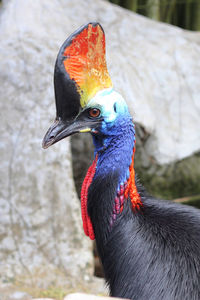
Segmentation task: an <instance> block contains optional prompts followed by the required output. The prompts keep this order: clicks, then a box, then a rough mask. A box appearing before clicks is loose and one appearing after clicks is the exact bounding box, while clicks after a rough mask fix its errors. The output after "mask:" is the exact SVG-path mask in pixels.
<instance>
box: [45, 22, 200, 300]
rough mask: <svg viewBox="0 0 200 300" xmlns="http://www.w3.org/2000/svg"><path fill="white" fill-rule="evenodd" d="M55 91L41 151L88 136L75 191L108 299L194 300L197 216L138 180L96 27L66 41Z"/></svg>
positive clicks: (198, 276)
mask: <svg viewBox="0 0 200 300" xmlns="http://www.w3.org/2000/svg"><path fill="white" fill-rule="evenodd" d="M119 76H120V74H119ZM54 86H55V98H56V110H57V116H56V120H55V122H54V124H53V125H52V126H51V127H50V128H49V130H48V131H47V133H46V135H45V137H44V140H43V147H44V148H47V147H49V146H50V145H52V144H54V143H56V142H58V141H60V140H61V139H63V138H65V137H67V136H70V135H72V134H74V133H78V132H90V133H91V135H92V138H93V142H94V146H95V153H94V162H93V164H92V165H91V167H90V168H89V170H88V172H87V174H86V177H85V179H84V182H83V185H82V191H81V210H82V219H83V228H84V231H85V234H86V235H87V236H89V237H90V238H91V239H92V240H93V239H96V243H97V249H98V252H99V256H100V258H101V261H102V265H103V268H104V273H105V278H106V280H107V282H108V285H109V287H110V294H111V295H112V296H118V297H122V298H129V299H134V300H160V299H162V300H172V299H173V300H174V299H176V300H191V299H193V300H198V299H200V212H199V210H198V209H195V208H192V207H188V206H184V205H181V204H175V203H172V202H170V201H161V200H156V199H154V198H152V197H150V196H148V195H147V194H146V192H145V191H144V189H143V188H142V187H141V185H140V184H139V183H138V182H137V180H136V176H135V171H134V153H135V126H134V124H133V121H132V117H131V115H130V113H129V111H128V107H127V104H126V102H125V100H124V99H123V97H122V96H121V95H120V94H119V93H117V92H116V91H114V90H113V87H112V82H111V79H110V77H109V74H108V71H107V66H106V60H105V36H104V31H103V29H102V27H101V25H100V24H98V23H89V24H87V25H85V26H83V27H81V28H80V29H78V30H77V31H76V32H74V33H73V34H72V35H71V36H70V37H69V38H68V39H67V40H66V41H65V42H64V44H63V45H62V47H61V49H60V51H59V53H58V57H57V60H56V64H55V73H54Z"/></svg>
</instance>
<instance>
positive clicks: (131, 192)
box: [124, 147, 142, 210]
mask: <svg viewBox="0 0 200 300" xmlns="http://www.w3.org/2000/svg"><path fill="white" fill-rule="evenodd" d="M134 155H135V147H134V148H133V156H132V162H131V165H130V167H129V172H130V176H129V179H128V181H127V186H126V189H125V193H124V197H125V198H128V196H129V197H130V199H131V204H132V208H133V210H136V209H140V207H141V206H142V202H141V198H140V195H139V193H138V191H137V187H136V184H135V169H134Z"/></svg>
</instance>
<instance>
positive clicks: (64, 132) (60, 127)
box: [42, 120, 91, 149]
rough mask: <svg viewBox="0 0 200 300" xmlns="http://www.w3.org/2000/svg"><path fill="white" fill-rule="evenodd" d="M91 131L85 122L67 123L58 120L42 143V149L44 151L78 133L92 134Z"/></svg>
mask: <svg viewBox="0 0 200 300" xmlns="http://www.w3.org/2000/svg"><path fill="white" fill-rule="evenodd" d="M90 131H91V129H90V128H89V127H87V125H86V124H85V122H84V123H83V122H81V121H78V120H75V121H74V122H67V121H65V122H64V121H62V120H56V121H55V122H54V123H53V124H52V125H51V127H50V128H49V129H48V131H47V133H46V134H45V137H44V139H43V142H42V147H43V148H44V149H46V148H48V147H49V146H51V145H53V144H55V143H57V142H58V141H60V140H62V139H64V138H65V137H67V136H70V135H72V134H74V133H77V132H90Z"/></svg>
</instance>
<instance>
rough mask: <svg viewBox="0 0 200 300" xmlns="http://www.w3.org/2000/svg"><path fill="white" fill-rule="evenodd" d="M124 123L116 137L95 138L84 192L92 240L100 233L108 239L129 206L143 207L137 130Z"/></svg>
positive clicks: (85, 225)
mask: <svg viewBox="0 0 200 300" xmlns="http://www.w3.org/2000/svg"><path fill="white" fill-rule="evenodd" d="M120 124H121V126H120V127H119V128H118V130H117V134H115V135H112V134H110V135H109V136H102V135H95V136H93V141H94V145H95V159H94V162H93V164H92V166H91V167H90V168H89V170H88V172H87V175H86V177H85V179H84V182H83V185H82V191H81V208H82V219H83V228H84V231H85V234H86V235H88V236H89V237H90V238H91V239H94V238H95V237H96V238H97V235H98V234H99V233H100V235H103V236H101V237H100V239H101V240H102V239H104V240H105V239H106V238H107V236H108V235H109V232H110V231H111V229H112V227H113V226H115V223H116V222H117V219H118V218H119V217H120V216H121V215H122V214H123V209H124V206H125V205H127V204H128V205H130V206H131V208H132V210H133V211H137V210H139V209H140V207H141V205H142V203H141V199H140V196H139V193H138V191H137V187H136V183H135V171H134V154H135V128H134V125H133V123H132V121H131V120H130V121H129V122H120ZM102 228H103V229H104V230H101V229H102ZM93 229H94V230H93Z"/></svg>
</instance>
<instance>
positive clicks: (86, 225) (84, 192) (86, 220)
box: [81, 155, 98, 240]
mask: <svg viewBox="0 0 200 300" xmlns="http://www.w3.org/2000/svg"><path fill="white" fill-rule="evenodd" d="M97 158H98V156H97V155H96V157H95V160H94V161H93V163H92V165H91V166H90V167H89V169H88V171H87V174H86V176H85V179H84V181H83V184H82V188H81V214H82V220H83V230H84V232H85V234H86V235H87V236H89V237H90V239H91V240H94V239H95V235H94V230H93V227H92V222H91V219H90V217H89V216H88V212H87V197H88V189H89V187H90V184H91V183H92V180H93V177H94V174H95V171H96V165H97Z"/></svg>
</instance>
